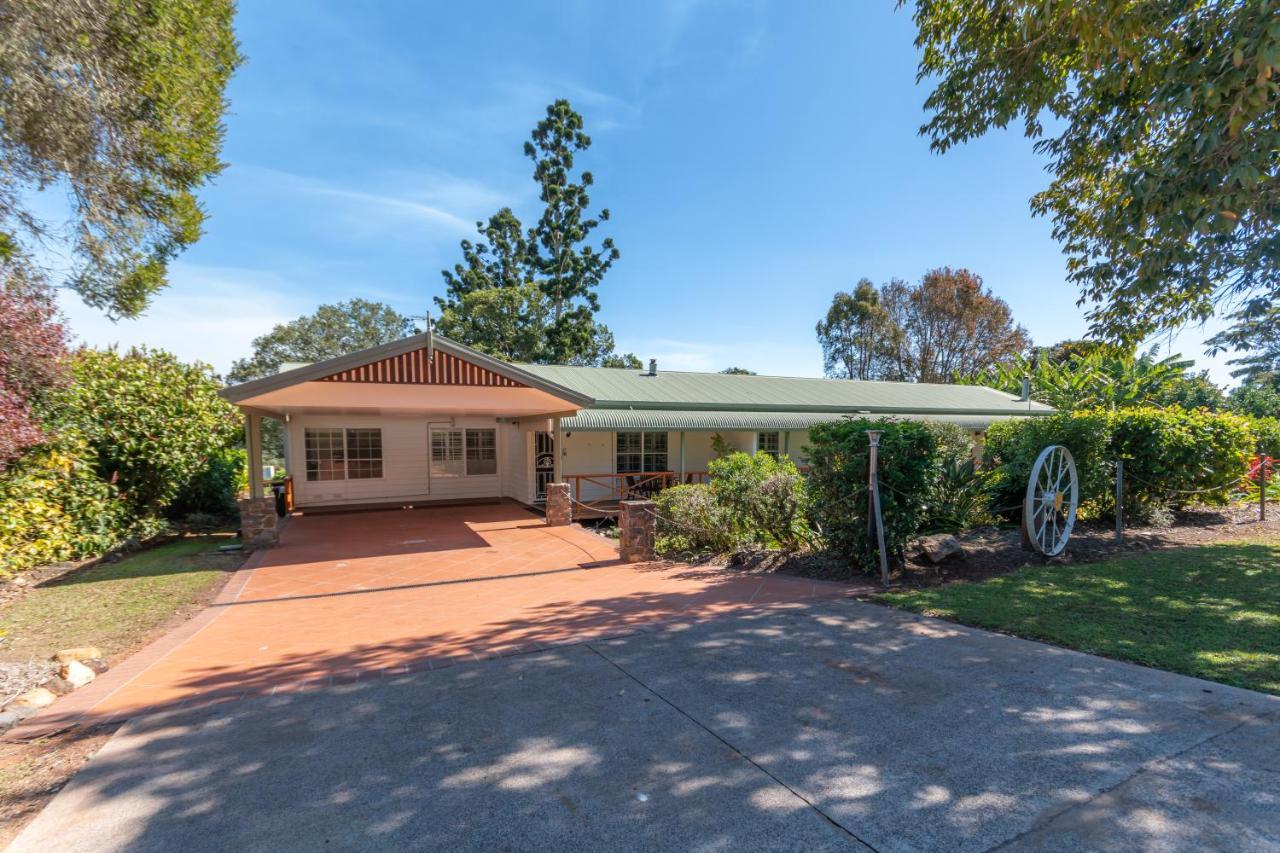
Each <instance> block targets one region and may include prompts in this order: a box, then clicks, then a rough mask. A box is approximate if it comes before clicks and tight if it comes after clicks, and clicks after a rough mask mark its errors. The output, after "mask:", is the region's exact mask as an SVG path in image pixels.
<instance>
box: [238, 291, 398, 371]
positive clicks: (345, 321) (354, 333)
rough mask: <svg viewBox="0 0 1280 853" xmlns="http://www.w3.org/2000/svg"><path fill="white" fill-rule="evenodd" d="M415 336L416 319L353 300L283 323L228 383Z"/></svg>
mask: <svg viewBox="0 0 1280 853" xmlns="http://www.w3.org/2000/svg"><path fill="white" fill-rule="evenodd" d="M413 333H414V325H413V320H412V319H410V318H408V317H405V316H404V315H402V314H400V313H398V312H397V311H395V309H393V308H391V306H389V305H386V304H384V303H382V302H370V301H369V300H367V299H352V300H351V301H349V302H339V303H337V304H334V305H321V306H320V307H319V308H317V309H316V310H315V313H313V314H308V315H306V316H304V317H299V318H298V319H296V320H291V321H289V322H288V323H281V324H280V325H278V326H276V327H275V328H274V329H272V330H271V331H270V332H267V334H265V335H262V336H261V337H258V338H254V340H253V355H251V356H249V357H248V358H242V359H239V360H238V361H236V363H235V364H234V365H232V367H231V372H230V373H229V374H227V378H228V379H229V380H231V381H232V382H247V381H248V380H250V379H257V378H258V377H261V376H269V375H271V374H273V373H275V372H277V371H278V370H279V369H280V365H281V364H283V363H285V362H289V361H303V362H313V361H323V360H325V359H328V358H337V357H338V356H341V355H347V354H348V353H353V352H356V351H358V350H362V349H368V348H369V347H376V346H378V345H379V344H387V343H391V342H392V341H398V340H400V339H401V338H404V337H407V336H409V335H411V334H413Z"/></svg>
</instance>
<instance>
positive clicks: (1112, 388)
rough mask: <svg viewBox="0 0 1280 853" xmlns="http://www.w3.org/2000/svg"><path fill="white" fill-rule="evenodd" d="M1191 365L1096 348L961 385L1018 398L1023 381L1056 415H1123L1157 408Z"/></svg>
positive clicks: (1026, 362) (1015, 363) (1002, 368)
mask: <svg viewBox="0 0 1280 853" xmlns="http://www.w3.org/2000/svg"><path fill="white" fill-rule="evenodd" d="M1192 364H1194V362H1192V361H1188V360H1186V359H1183V358H1182V357H1181V356H1178V355H1171V356H1167V357H1165V358H1157V357H1156V355H1155V353H1153V352H1148V353H1143V354H1141V355H1137V354H1134V353H1117V352H1114V351H1108V350H1105V349H1102V348H1098V349H1092V350H1089V351H1086V352H1072V353H1069V354H1067V355H1066V357H1065V358H1062V359H1060V360H1054V359H1050V358H1045V357H1033V356H1027V355H1020V356H1018V357H1017V358H1016V359H1014V360H1012V361H1009V362H1006V363H1002V364H996V365H992V366H991V367H989V368H987V369H986V370H984V371H983V372H981V373H979V374H977V375H975V376H971V377H967V378H963V379H961V380H959V381H960V382H962V383H963V384H970V385H986V386H988V387H991V388H998V389H1000V390H1001V391H1007V392H1009V393H1011V394H1017V393H1020V392H1021V390H1022V380H1023V379H1024V378H1029V379H1030V380H1031V396H1032V398H1034V399H1035V400H1037V401H1038V402H1041V403H1045V404H1047V405H1050V406H1053V407H1054V408H1055V409H1059V410H1063V411H1069V410H1072V409H1095V408H1105V409H1123V408H1128V407H1130V406H1142V405H1152V404H1155V403H1157V402H1159V401H1160V400H1161V399H1162V398H1163V397H1164V396H1166V395H1167V394H1169V393H1170V392H1171V391H1172V390H1173V388H1174V386H1176V385H1177V384H1178V383H1180V382H1183V381H1185V379H1186V375H1187V369H1188V368H1190V367H1191V366H1192Z"/></svg>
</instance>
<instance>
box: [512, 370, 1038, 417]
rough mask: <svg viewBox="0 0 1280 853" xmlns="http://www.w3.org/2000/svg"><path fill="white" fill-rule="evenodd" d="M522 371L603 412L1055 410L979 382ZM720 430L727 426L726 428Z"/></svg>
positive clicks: (974, 412) (985, 412)
mask: <svg viewBox="0 0 1280 853" xmlns="http://www.w3.org/2000/svg"><path fill="white" fill-rule="evenodd" d="M517 366H518V367H519V368H520V369H521V370H524V371H526V372H528V373H532V374H533V375H535V376H538V377H540V378H541V379H543V380H544V381H547V382H553V383H555V384H557V385H561V386H564V387H565V388H569V389H572V390H574V391H577V392H578V393H580V394H583V395H585V396H587V397H592V398H594V399H595V401H596V402H595V404H594V405H592V406H591V407H590V409H589V411H595V410H599V409H647V410H659V409H673V410H680V411H686V412H691V411H715V412H722V413H724V412H756V413H759V412H765V411H772V412H780V413H781V412H793V413H795V412H810V413H812V412H832V413H838V414H845V413H850V414H856V413H868V414H901V415H911V414H948V415H1021V416H1023V417H1025V416H1026V415H1037V414H1048V413H1049V412H1051V411H1053V410H1052V409H1051V408H1050V407H1048V406H1045V405H1042V404H1040V403H1035V402H1031V403H1028V402H1026V401H1023V400H1019V399H1018V398H1017V397H1016V396H1014V395H1012V394H1006V393H1004V392H1003V391H997V390H995V389H994V388H984V387H981V386H976V385H935V384H927V383H914V382H861V381H849V380H846V379H809V378H798V377H788V376H737V375H730V374H724V373H686V372H683V371H675V370H666V371H663V370H660V371H658V374H657V375H656V376H650V375H649V374H648V373H647V372H645V371H642V370H631V369H620V368H608V367H566V366H562V365H549V364H521V365H517ZM720 428H721V429H726V428H727V427H725V426H723V425H722V426H721V427H720Z"/></svg>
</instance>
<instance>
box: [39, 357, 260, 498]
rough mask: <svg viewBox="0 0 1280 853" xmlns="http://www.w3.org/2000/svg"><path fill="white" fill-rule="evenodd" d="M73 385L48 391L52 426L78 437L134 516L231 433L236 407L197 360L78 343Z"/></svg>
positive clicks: (185, 477)
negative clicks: (223, 396) (53, 392)
mask: <svg viewBox="0 0 1280 853" xmlns="http://www.w3.org/2000/svg"><path fill="white" fill-rule="evenodd" d="M71 373H72V379H73V381H72V384H71V385H70V386H69V387H68V388H67V389H65V390H64V391H63V392H61V393H59V394H57V395H55V397H54V398H53V402H52V407H51V411H52V413H53V421H54V424H55V427H56V428H57V429H59V430H62V431H72V432H74V433H76V434H77V435H80V436H82V437H83V438H84V439H85V441H86V442H88V445H89V446H90V447H91V448H92V450H93V458H94V460H95V464H96V466H97V470H98V474H99V476H100V477H101V478H102V479H103V480H105V481H106V482H108V483H113V484H115V485H116V486H117V487H118V488H119V490H120V494H121V496H122V498H123V499H124V501H125V502H126V503H127V504H128V505H129V509H130V513H131V514H132V515H133V516H134V517H135V518H140V519H141V518H148V517H154V516H156V515H158V514H159V513H160V512H162V511H163V510H164V508H165V507H166V506H167V505H168V504H169V502H170V501H171V500H173V498H174V497H175V496H176V495H177V493H178V491H179V490H180V489H181V488H182V487H183V486H184V485H185V484H186V483H187V482H189V481H190V480H191V479H192V478H193V477H194V476H195V475H196V474H197V473H198V472H199V471H200V470H201V468H202V467H203V466H204V465H205V464H206V462H207V461H208V460H209V458H210V457H211V456H213V455H214V454H216V453H218V452H220V451H221V450H222V449H223V448H225V447H227V446H228V445H229V444H230V443H231V441H232V440H234V438H235V437H236V436H237V435H238V425H237V417H236V413H235V408H234V407H233V406H231V405H230V404H228V403H226V402H225V401H224V400H222V399H221V398H220V397H219V396H218V383H217V382H216V381H215V379H214V377H213V373H212V371H211V369H210V368H209V367H208V366H207V365H203V364H190V365H189V364H183V363H182V362H180V361H178V359H177V358H175V357H174V356H173V355H170V354H169V353H166V352H162V351H158V350H147V349H141V350H138V349H135V350H130V351H129V352H128V353H125V354H121V353H119V352H117V351H116V350H114V349H108V350H91V349H82V350H80V351H79V352H77V353H76V354H75V356H74V358H73V359H72V363H71Z"/></svg>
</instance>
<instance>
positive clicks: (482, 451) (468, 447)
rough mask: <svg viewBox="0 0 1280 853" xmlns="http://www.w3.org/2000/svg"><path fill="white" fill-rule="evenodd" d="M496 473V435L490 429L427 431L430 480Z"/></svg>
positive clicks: (494, 431) (495, 431)
mask: <svg viewBox="0 0 1280 853" xmlns="http://www.w3.org/2000/svg"><path fill="white" fill-rule="evenodd" d="M496 473H498V432H497V430H492V429H446V430H434V429H433V430H432V431H431V476H432V477H482V476H485V475H493V474H496Z"/></svg>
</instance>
